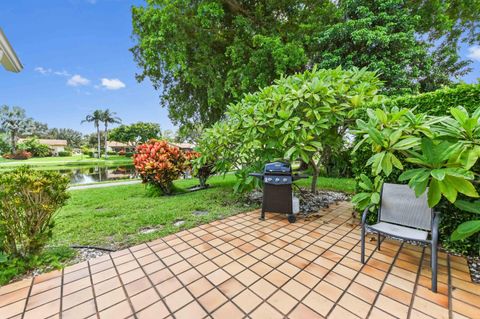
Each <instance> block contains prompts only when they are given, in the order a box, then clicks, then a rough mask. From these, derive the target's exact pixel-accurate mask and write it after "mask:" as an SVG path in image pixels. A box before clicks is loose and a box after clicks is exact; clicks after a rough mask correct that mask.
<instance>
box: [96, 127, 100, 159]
mask: <svg viewBox="0 0 480 319" xmlns="http://www.w3.org/2000/svg"><path fill="white" fill-rule="evenodd" d="M96 127H97V151H98V154H97V158H100V152H101V151H100V126H99V125H98V124H97V125H96Z"/></svg>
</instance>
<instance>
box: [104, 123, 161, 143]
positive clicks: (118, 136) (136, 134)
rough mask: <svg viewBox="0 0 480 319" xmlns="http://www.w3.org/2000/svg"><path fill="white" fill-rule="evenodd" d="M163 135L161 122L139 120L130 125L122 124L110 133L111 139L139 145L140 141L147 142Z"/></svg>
mask: <svg viewBox="0 0 480 319" xmlns="http://www.w3.org/2000/svg"><path fill="white" fill-rule="evenodd" d="M161 135H162V132H161V130H160V124H158V123H148V122H137V123H133V124H129V125H125V124H123V125H120V126H118V127H116V128H114V129H112V130H110V132H109V133H108V136H109V138H110V140H113V141H118V142H122V143H126V144H129V145H132V146H137V144H138V143H145V142H146V141H148V140H149V139H152V138H155V139H158V138H160V137H161Z"/></svg>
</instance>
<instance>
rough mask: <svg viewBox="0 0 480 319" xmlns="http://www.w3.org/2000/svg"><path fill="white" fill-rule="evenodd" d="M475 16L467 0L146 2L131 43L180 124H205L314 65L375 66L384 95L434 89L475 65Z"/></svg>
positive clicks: (138, 10) (136, 11)
mask: <svg viewBox="0 0 480 319" xmlns="http://www.w3.org/2000/svg"><path fill="white" fill-rule="evenodd" d="M479 16H480V5H479V4H478V1H462V0H453V1H440V0H422V1H417V0H338V1H330V0H307V1H301V2H299V1H294V0H282V1H279V0H265V1H250V0H249V1H247V0H197V1H185V0H150V1H147V4H146V5H145V6H144V7H141V6H134V7H133V8H132V23H133V35H134V39H135V41H136V44H135V46H134V47H133V48H132V49H131V50H132V52H133V55H134V59H135V61H136V62H137V64H138V65H139V67H140V69H141V72H140V74H138V75H137V79H138V80H139V81H142V80H143V79H145V78H148V79H150V80H151V82H152V83H153V86H154V88H156V89H161V90H162V95H161V104H162V106H165V107H168V110H169V117H170V118H171V119H172V121H173V122H174V124H180V125H179V126H180V128H181V127H183V126H188V127H190V128H191V127H193V126H194V125H197V124H199V123H200V124H203V125H204V126H205V127H209V126H211V125H212V123H214V122H216V121H218V120H219V119H221V118H223V116H224V113H225V110H226V108H227V105H228V104H229V103H232V102H236V101H238V100H240V99H241V98H242V96H243V94H245V93H249V92H254V91H256V90H258V88H259V87H265V86H267V85H271V84H272V83H273V81H274V80H275V79H277V78H279V77H280V76H281V75H291V74H294V73H296V72H301V71H304V70H306V69H309V68H311V66H312V65H314V64H318V65H319V66H320V67H323V68H336V67H337V66H339V65H341V66H343V67H345V68H349V67H351V66H356V67H359V68H361V67H368V68H369V69H370V70H371V71H378V72H379V76H380V79H381V80H383V81H385V86H384V92H385V93H387V94H400V93H403V92H415V91H416V90H434V89H435V88H438V87H439V86H441V85H444V84H448V83H451V82H452V79H455V78H458V77H459V76H461V75H462V74H464V73H465V72H468V71H469V69H468V68H467V65H468V61H461V59H459V48H460V46H459V41H461V40H462V39H461V38H463V37H466V38H467V39H468V41H469V42H472V41H473V42H475V41H476V42H478V40H479V32H478V30H480V28H478V24H479V22H478V21H480V20H479ZM445 41H446V42H445Z"/></svg>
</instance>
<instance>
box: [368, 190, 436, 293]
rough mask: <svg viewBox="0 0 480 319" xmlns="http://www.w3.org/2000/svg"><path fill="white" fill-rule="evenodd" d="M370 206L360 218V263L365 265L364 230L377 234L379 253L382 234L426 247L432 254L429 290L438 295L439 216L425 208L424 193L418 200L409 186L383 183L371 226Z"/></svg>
mask: <svg viewBox="0 0 480 319" xmlns="http://www.w3.org/2000/svg"><path fill="white" fill-rule="evenodd" d="M370 207H371V206H369V207H367V208H366V209H365V211H364V212H363V215H362V233H361V236H362V237H361V243H362V251H361V261H362V263H363V264H364V263H365V235H366V231H367V230H368V231H370V232H372V233H376V234H377V236H378V238H377V249H378V250H380V236H381V235H383V236H389V237H392V238H394V239H400V240H408V241H415V242H421V243H425V244H429V245H430V247H431V251H432V255H431V267H432V291H433V292H437V246H438V225H439V222H440V214H439V213H438V212H434V211H433V209H431V208H430V207H428V204H427V192H425V193H424V194H423V195H422V196H420V197H418V198H417V197H416V196H415V192H414V191H413V190H412V189H410V187H408V185H400V184H388V183H384V184H383V187H382V191H381V195H380V205H379V209H378V215H377V223H376V224H374V225H369V224H367V222H366V221H367V214H368V212H369V208H370ZM429 235H430V236H429Z"/></svg>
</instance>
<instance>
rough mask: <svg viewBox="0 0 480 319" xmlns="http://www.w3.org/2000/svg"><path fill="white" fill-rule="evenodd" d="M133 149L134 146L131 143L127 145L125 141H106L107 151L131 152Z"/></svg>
mask: <svg viewBox="0 0 480 319" xmlns="http://www.w3.org/2000/svg"><path fill="white" fill-rule="evenodd" d="M134 150H135V146H133V145H128V144H126V143H122V142H116V141H108V142H107V151H109V152H120V151H123V152H133V151H134Z"/></svg>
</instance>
